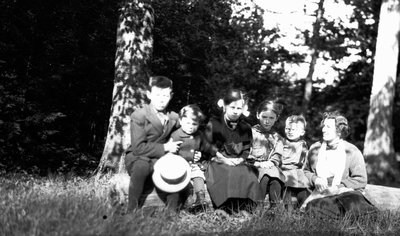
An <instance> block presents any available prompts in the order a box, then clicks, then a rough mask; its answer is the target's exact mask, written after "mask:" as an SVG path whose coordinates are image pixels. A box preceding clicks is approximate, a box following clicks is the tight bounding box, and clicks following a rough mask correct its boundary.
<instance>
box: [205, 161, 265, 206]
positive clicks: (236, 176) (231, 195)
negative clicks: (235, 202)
mask: <svg viewBox="0 0 400 236" xmlns="http://www.w3.org/2000/svg"><path fill="white" fill-rule="evenodd" d="M205 176H206V183H207V188H208V192H209V193H210V197H211V200H212V201H213V204H214V205H215V206H216V207H220V206H221V205H222V204H224V203H225V202H226V201H227V200H228V199H243V200H244V201H247V200H249V199H250V200H252V201H253V202H255V203H256V202H258V201H261V200H263V199H262V196H261V189H260V185H259V182H258V180H257V173H256V170H255V169H254V168H252V167H250V166H247V165H239V166H228V165H225V164H220V163H216V162H211V163H210V165H209V166H208V168H207V170H206V173H205Z"/></svg>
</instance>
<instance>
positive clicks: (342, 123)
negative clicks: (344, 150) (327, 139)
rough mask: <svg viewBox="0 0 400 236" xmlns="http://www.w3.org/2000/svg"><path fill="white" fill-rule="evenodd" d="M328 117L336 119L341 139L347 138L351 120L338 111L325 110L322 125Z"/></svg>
mask: <svg viewBox="0 0 400 236" xmlns="http://www.w3.org/2000/svg"><path fill="white" fill-rule="evenodd" d="M326 119H334V120H335V127H336V132H337V133H338V134H339V136H340V138H341V139H345V138H346V137H347V136H348V135H349V133H350V126H349V122H348V121H347V119H346V117H344V116H343V115H342V114H340V113H339V112H338V111H333V112H325V113H324V114H323V119H322V121H321V127H322V126H323V124H324V121H325V120H326Z"/></svg>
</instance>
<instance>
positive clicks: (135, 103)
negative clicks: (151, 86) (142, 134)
mask: <svg viewBox="0 0 400 236" xmlns="http://www.w3.org/2000/svg"><path fill="white" fill-rule="evenodd" d="M153 26H154V15H153V9H152V8H151V6H149V5H148V4H143V3H140V2H139V1H125V3H124V5H123V6H122V7H121V8H120V16H119V21H118V28H117V43H116V44H117V50H116V57H115V75H114V89H113V95H112V105H111V114H110V120H109V127H108V132H107V138H106V142H105V145H104V150H103V154H102V156H101V159H100V163H99V166H98V168H97V170H96V173H97V176H99V175H101V174H102V173H103V172H104V171H105V170H107V169H109V170H112V171H113V172H124V171H125V167H124V156H125V155H124V153H125V151H126V149H127V148H128V147H129V145H130V129H129V127H130V125H129V124H130V114H131V113H132V112H133V111H134V110H135V109H137V108H138V107H140V106H141V105H142V104H143V102H144V101H145V90H146V85H147V81H148V72H147V61H148V60H149V58H150V56H151V53H152V48H153V37H152V30H153Z"/></svg>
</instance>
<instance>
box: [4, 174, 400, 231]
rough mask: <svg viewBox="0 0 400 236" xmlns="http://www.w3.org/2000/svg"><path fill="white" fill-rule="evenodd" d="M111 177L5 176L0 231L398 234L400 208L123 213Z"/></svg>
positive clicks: (265, 207) (154, 209)
mask: <svg viewBox="0 0 400 236" xmlns="http://www.w3.org/2000/svg"><path fill="white" fill-rule="evenodd" d="M107 186H108V185H107V182H106V181H105V180H103V181H97V182H96V181H94V180H93V179H82V178H79V177H73V176H71V177H68V178H65V177H56V176H52V177H47V178H35V177H32V176H27V175H17V174H8V175H6V176H2V177H0V214H1V217H0V235H206V234H212V235H246V236H249V235H276V234H279V235H321V234H324V235H347V234H351V235H371V234H373V235H388V234H393V235H397V234H399V233H400V213H390V212H381V213H380V214H379V215H378V218H377V219H375V220H372V219H370V218H367V217H366V218H362V219H359V220H357V221H352V220H350V219H348V218H345V219H343V220H340V221H328V220H320V219H317V218H315V217H313V216H311V215H300V213H299V212H297V211H294V212H292V213H288V212H286V211H284V210H278V211H276V212H275V214H270V212H269V211H268V210H267V206H259V207H258V208H257V210H256V211H255V212H254V213H252V214H247V215H246V214H236V215H231V216H224V215H218V214H217V213H216V212H215V211H213V210H209V211H207V212H204V213H200V214H197V215H192V214H189V213H187V212H185V211H182V212H181V213H180V214H179V215H178V216H175V215H171V214H170V212H168V211H166V210H165V209H159V208H145V209H141V210H139V211H137V212H135V213H133V214H121V213H119V212H120V211H118V210H117V209H115V208H113V207H111V206H110V204H109V201H108V198H107V196H108V192H107Z"/></svg>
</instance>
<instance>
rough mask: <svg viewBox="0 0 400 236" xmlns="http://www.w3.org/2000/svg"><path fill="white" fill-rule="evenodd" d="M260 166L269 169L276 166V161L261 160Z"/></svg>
mask: <svg viewBox="0 0 400 236" xmlns="http://www.w3.org/2000/svg"><path fill="white" fill-rule="evenodd" d="M259 163H260V164H259V167H260V168H265V169H269V168H272V167H274V166H275V165H274V163H273V162H272V161H263V162H259Z"/></svg>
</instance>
